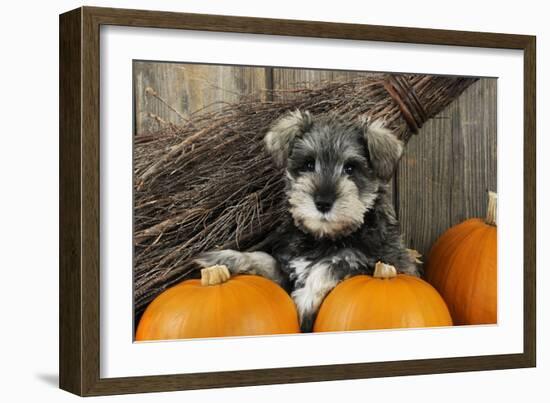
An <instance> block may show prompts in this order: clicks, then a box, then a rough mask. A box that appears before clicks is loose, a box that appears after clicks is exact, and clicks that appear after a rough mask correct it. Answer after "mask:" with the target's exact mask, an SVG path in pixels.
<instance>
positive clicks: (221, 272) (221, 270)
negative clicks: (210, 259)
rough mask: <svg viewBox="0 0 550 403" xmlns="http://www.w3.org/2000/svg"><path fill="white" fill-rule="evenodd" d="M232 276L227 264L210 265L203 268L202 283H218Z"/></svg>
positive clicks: (205, 284)
mask: <svg viewBox="0 0 550 403" xmlns="http://www.w3.org/2000/svg"><path fill="white" fill-rule="evenodd" d="M230 277H231V273H229V269H228V268H227V266H225V265H215V266H210V267H207V268H205V269H202V270H201V285H202V286H208V285H218V284H222V283H225V282H226V281H227V280H229V278H230Z"/></svg>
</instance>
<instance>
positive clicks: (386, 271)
mask: <svg viewBox="0 0 550 403" xmlns="http://www.w3.org/2000/svg"><path fill="white" fill-rule="evenodd" d="M373 276H374V278H383V279H390V278H394V277H396V276H397V270H396V269H395V267H393V266H392V265H391V264H386V263H382V262H380V261H378V262H376V265H375V266H374V275H373Z"/></svg>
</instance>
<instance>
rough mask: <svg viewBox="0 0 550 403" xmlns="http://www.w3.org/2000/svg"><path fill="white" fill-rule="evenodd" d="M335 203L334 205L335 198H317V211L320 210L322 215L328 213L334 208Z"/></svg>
mask: <svg viewBox="0 0 550 403" xmlns="http://www.w3.org/2000/svg"><path fill="white" fill-rule="evenodd" d="M333 203H334V198H332V197H327V196H316V197H315V207H317V210H319V211H320V212H321V213H328V212H329V211H330V209H331V208H332V204H333Z"/></svg>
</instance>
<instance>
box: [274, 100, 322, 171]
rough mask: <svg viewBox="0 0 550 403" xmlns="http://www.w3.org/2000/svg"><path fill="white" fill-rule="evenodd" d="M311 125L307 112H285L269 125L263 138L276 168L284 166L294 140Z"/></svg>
mask: <svg viewBox="0 0 550 403" xmlns="http://www.w3.org/2000/svg"><path fill="white" fill-rule="evenodd" d="M311 124H312V118H311V115H310V114H309V112H302V111H300V110H295V111H293V112H287V113H286V114H284V115H283V116H281V117H280V118H279V119H277V120H276V121H275V122H274V123H273V124H272V125H271V127H270V129H269V131H268V132H267V134H266V135H265V137H264V143H265V147H266V148H267V151H269V153H270V154H271V155H272V157H273V159H274V161H275V163H276V164H277V166H278V167H283V166H284V165H285V164H286V160H287V158H288V154H289V150H290V148H291V147H292V143H293V142H294V139H295V138H296V137H299V136H301V135H302V134H304V133H305V132H306V131H307V130H308V129H309V128H310V127H311Z"/></svg>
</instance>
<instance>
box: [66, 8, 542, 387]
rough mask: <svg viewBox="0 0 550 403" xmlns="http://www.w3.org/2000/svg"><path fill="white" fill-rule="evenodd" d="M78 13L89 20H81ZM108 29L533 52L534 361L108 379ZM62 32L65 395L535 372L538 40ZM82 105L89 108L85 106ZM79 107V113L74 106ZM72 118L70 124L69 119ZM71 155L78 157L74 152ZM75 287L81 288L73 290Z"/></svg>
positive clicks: (333, 27)
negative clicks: (104, 185)
mask: <svg viewBox="0 0 550 403" xmlns="http://www.w3.org/2000/svg"><path fill="white" fill-rule="evenodd" d="M78 13H80V17H79V18H78V17H77V15H78ZM69 14H71V15H72V16H69ZM79 24H80V25H79ZM102 24H112V25H122V26H126V25H129V26H135V27H156V28H181V29H203V30H208V31H221V32H249V33H258V34H276V35H297V36H310V37H325V38H330V37H332V38H345V39H356V40H376V41H398V42H407V43H433V44H441V45H464V46H476V47H498V48H513V49H523V50H524V51H525V53H524V61H525V69H524V74H525V76H524V88H525V93H524V97H525V99H524V101H525V102H524V105H525V110H524V118H525V120H524V121H525V131H524V144H525V148H524V161H525V167H524V168H525V169H524V173H525V181H524V195H525V209H524V214H525V216H524V241H525V244H524V263H525V267H524V286H525V288H524V320H525V322H524V352H523V353H520V354H505V355H493V356H479V357H456V358H442V359H432V360H410V361H393V362H382V363H360V364H342V365H329V366H310V367H301V368H277V369H256V370H250V371H232V372H215V373H197V374H179V375H166V376H146V377H132V378H101V377H100V371H99V370H100V354H99V353H100V346H99V331H100V316H99V291H100V290H99V271H100V267H99V237H100V234H99V179H100V172H99V158H98V157H99V61H100V58H99V27H100V25H102ZM60 25H61V26H60V34H61V41H60V62H61V72H62V73H68V72H69V71H71V67H70V65H71V64H73V65H76V66H77V67H75V69H74V70H72V73H68V76H65V74H62V78H63V79H66V80H68V81H67V82H66V83H67V84H71V85H64V84H63V83H61V85H60V108H61V111H60V114H61V117H60V142H61V143H60V168H61V172H60V186H61V187H60V198H61V199H62V200H61V201H60V208H61V209H63V210H62V213H63V214H61V216H63V215H64V214H65V218H61V220H60V225H61V235H60V287H61V288H60V302H61V304H60V338H61V341H60V350H61V351H62V353H61V355H62V356H61V357H60V366H61V367H62V369H61V370H60V384H61V386H62V387H63V388H65V389H67V390H69V391H71V392H73V393H76V394H80V395H86V396H90V395H105V394H117V393H136V392H153V391H166V390H182V389H197V388H207V387H209V388H213V387H224V386H245V385H260V384H275V383H291V382H310V381H322V380H336V379H354V378H365V377H384V376H396V375H411V374H427V373H445V372H456V371H475V370H494V369H504V368H521V367H532V366H534V365H535V363H536V357H535V351H536V347H535V342H536V321H535V313H536V312H535V301H536V300H535V297H536V296H535V277H536V275H535V271H536V269H535V252H536V232H535V224H536V223H535V218H536V217H535V198H536V188H535V180H536V176H535V168H536V160H535V150H536V144H535V131H536V130H535V107H536V98H535V96H536V95H535V84H536V78H535V75H536V71H535V63H536V60H535V54H536V50H535V38H534V37H530V36H525V35H506V34H493V33H477V32H458V31H444V30H425V29H409V28H396V27H380V26H367V25H352V24H334V23H320V22H305V21H289V20H270V19H259V18H241V17H226V16H209V15H198V14H181V13H167V12H149V11H143V10H116V9H106V8H89V7H83V8H81V9H79V10H77V11H73V12H71V13H68V14H66V15H64V16H62V17H61V19H60ZM79 28H81V29H79ZM79 43H80V45H79ZM79 75H80V77H78V76H79ZM60 81H63V80H60ZM80 97H81V99H82V103H81V104H79V103H78V102H77V101H76V100H78V99H79V98H80ZM71 102H73V104H74V107H71V106H70V103H71ZM64 113H65V114H67V116H63V114H64ZM79 115H80V117H79ZM518 135H519V134H518ZM78 144H81V147H82V148H81V149H82V154H81V155H80V154H79V153H78V152H76V151H77V149H78V147H77V145H78ZM71 150H72V151H74V152H69V151H71ZM79 167H81V168H80V169H79ZM79 223H80V224H79ZM74 237H76V238H74ZM78 237H80V239H81V249H80V250H79V249H78V247H77V244H78V242H75V239H78ZM79 258H80V259H79ZM73 287H74V288H75V289H72V288H73ZM129 298H130V297H129Z"/></svg>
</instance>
